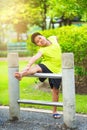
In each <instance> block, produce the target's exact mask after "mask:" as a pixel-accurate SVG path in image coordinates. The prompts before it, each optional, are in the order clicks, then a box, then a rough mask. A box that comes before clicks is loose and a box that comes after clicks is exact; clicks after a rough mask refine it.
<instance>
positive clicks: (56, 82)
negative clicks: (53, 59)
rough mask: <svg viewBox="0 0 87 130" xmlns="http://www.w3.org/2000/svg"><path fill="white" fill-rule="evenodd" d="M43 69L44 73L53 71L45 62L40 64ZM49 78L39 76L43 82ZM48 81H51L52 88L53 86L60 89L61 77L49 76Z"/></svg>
mask: <svg viewBox="0 0 87 130" xmlns="http://www.w3.org/2000/svg"><path fill="white" fill-rule="evenodd" d="M38 65H39V66H40V67H41V69H42V73H53V72H52V71H50V70H49V69H48V68H47V67H46V66H45V65H44V64H38ZM46 79H47V78H39V80H40V81H41V82H44V81H45V80H46ZM48 81H49V84H50V87H51V89H52V88H53V87H55V88H57V89H59V87H60V84H61V78H58V79H53V78H48Z"/></svg>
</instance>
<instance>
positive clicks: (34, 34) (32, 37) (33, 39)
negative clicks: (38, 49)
mask: <svg viewBox="0 0 87 130" xmlns="http://www.w3.org/2000/svg"><path fill="white" fill-rule="evenodd" d="M38 35H41V34H40V33H39V32H35V33H33V34H32V35H31V41H32V42H33V43H35V37H36V36H38Z"/></svg>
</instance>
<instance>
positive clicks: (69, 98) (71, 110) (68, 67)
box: [62, 53, 76, 128]
mask: <svg viewBox="0 0 87 130" xmlns="http://www.w3.org/2000/svg"><path fill="white" fill-rule="evenodd" d="M62 68H63V70H62V85H63V116H64V124H65V126H67V127H69V128H75V127H76V121H75V81H74V56H73V53H63V55H62Z"/></svg>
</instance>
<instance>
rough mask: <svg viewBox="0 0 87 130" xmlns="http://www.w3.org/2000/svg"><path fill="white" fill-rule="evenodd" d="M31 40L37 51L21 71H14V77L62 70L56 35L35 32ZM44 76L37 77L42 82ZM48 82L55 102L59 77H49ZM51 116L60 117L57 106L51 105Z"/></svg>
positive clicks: (58, 72)
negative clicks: (47, 36) (37, 47)
mask: <svg viewBox="0 0 87 130" xmlns="http://www.w3.org/2000/svg"><path fill="white" fill-rule="evenodd" d="M31 41H32V42H33V43H34V44H35V45H37V46H39V47H40V48H39V51H38V52H37V54H36V55H34V56H33V57H31V59H30V60H29V63H28V65H27V66H26V67H25V69H24V70H23V71H21V72H16V73H15V77H16V78H17V79H18V80H21V79H22V78H23V77H24V76H27V75H32V74H35V73H37V72H38V73H57V74H60V73H61V72H62V67H61V64H62V62H61V48H60V46H59V44H58V42H57V38H56V36H50V37H49V38H45V37H44V36H43V35H42V34H40V33H38V32H36V33H34V34H32V36H31ZM39 58H41V63H40V64H36V65H34V63H35V62H36V61H37V60H38V59H39ZM45 79H46V78H39V80H40V81H41V82H43V81H44V80H45ZM48 80H49V84H50V87H51V89H52V101H53V102H57V101H58V100H59V86H60V84H61V79H52V78H49V79H48ZM53 117H54V118H60V114H58V113H57V107H56V106H54V107H53Z"/></svg>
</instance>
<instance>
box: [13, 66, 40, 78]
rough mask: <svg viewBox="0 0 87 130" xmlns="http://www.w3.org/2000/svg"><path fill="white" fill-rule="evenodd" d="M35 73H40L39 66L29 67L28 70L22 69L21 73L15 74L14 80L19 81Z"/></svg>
mask: <svg viewBox="0 0 87 130" xmlns="http://www.w3.org/2000/svg"><path fill="white" fill-rule="evenodd" d="M37 72H42V69H41V67H40V66H39V65H35V66H33V67H30V68H29V69H26V68H25V69H24V70H23V71H21V72H15V75H14V76H15V78H17V79H18V80H21V79H22V78H23V77H25V76H27V75H33V74H35V73H37Z"/></svg>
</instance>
